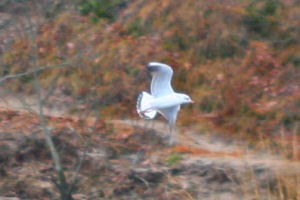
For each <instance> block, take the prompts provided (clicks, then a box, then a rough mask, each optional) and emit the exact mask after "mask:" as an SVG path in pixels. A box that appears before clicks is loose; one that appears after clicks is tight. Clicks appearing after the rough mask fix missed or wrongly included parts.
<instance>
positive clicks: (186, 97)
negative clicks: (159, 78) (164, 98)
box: [179, 94, 194, 104]
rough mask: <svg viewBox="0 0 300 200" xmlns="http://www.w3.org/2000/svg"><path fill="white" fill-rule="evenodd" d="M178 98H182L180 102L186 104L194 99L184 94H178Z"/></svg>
mask: <svg viewBox="0 0 300 200" xmlns="http://www.w3.org/2000/svg"><path fill="white" fill-rule="evenodd" d="M179 96H180V99H181V100H182V103H184V104H186V103H194V101H193V100H192V99H191V97H190V96H189V95H186V94H179Z"/></svg>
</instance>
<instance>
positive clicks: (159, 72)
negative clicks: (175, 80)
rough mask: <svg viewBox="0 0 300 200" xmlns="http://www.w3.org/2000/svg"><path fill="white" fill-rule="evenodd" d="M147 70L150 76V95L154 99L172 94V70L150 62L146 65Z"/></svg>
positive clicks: (161, 64)
mask: <svg viewBox="0 0 300 200" xmlns="http://www.w3.org/2000/svg"><path fill="white" fill-rule="evenodd" d="M148 70H149V71H150V72H151V75H152V81H151V94H152V95H153V96H154V97H160V96H165V95H168V94H171V93H173V92H174V91H173V88H172V86H171V79H172V75H173V70H172V68H171V67H170V66H168V65H166V64H163V63H158V62H151V63H149V64H148Z"/></svg>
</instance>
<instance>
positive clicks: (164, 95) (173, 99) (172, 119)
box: [136, 62, 194, 145]
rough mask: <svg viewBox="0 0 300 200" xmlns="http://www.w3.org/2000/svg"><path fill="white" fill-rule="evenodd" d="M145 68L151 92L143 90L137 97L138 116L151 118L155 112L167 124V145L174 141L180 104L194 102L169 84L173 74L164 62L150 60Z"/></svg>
mask: <svg viewBox="0 0 300 200" xmlns="http://www.w3.org/2000/svg"><path fill="white" fill-rule="evenodd" d="M147 69H148V70H149V71H150V73H151V75H152V81H151V94H149V93H147V92H145V91H143V92H141V94H140V95H139V96H138V99H137V105H136V107H137V112H138V114H139V115H140V117H142V118H145V119H153V118H154V117H155V116H156V114H157V112H158V113H160V114H161V115H162V116H163V117H164V118H165V119H166V120H167V121H168V124H169V131H170V138H169V145H173V144H174V141H175V134H174V129H175V124H176V119H177V114H178V112H179V110H180V105H181V104H188V103H194V102H193V101H192V100H191V98H190V97H189V96H188V95H186V94H183V93H177V92H174V90H173V88H172V86H171V79H172V75H173V70H172V68H171V67H170V66H169V65H167V64H164V63H159V62H150V63H149V64H148V66H147Z"/></svg>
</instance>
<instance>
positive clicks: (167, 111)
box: [158, 105, 180, 128]
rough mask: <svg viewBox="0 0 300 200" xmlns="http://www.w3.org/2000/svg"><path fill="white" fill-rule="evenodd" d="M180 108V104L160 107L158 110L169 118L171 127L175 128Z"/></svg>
mask: <svg viewBox="0 0 300 200" xmlns="http://www.w3.org/2000/svg"><path fill="white" fill-rule="evenodd" d="M179 110H180V105H178V106H172V107H169V108H163V109H159V110H158V112H159V113H160V114H162V115H163V116H164V117H165V118H166V120H168V122H169V125H170V127H173V128H174V126H175V122H176V118H177V114H178V111H179Z"/></svg>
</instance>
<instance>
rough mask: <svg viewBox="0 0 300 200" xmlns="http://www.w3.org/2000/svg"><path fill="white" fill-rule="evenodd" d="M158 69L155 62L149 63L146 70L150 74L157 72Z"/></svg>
mask: <svg viewBox="0 0 300 200" xmlns="http://www.w3.org/2000/svg"><path fill="white" fill-rule="evenodd" d="M158 68H159V66H158V65H157V64H156V63H155V62H150V63H149V64H148V65H147V69H148V70H149V71H150V72H154V71H157V70H158Z"/></svg>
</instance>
